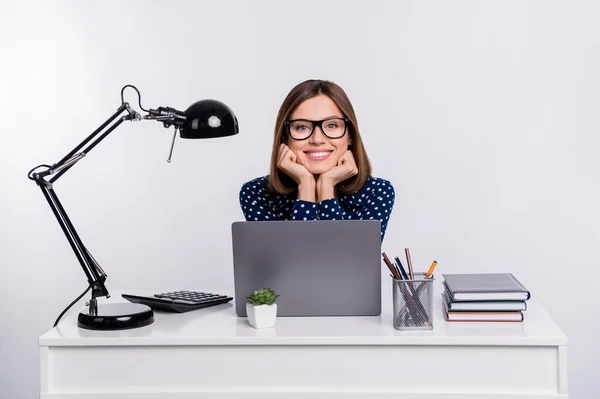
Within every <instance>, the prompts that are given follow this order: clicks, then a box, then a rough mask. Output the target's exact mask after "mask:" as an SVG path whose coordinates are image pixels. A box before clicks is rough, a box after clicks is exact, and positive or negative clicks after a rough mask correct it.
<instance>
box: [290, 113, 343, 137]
mask: <svg viewBox="0 0 600 399" xmlns="http://www.w3.org/2000/svg"><path fill="white" fill-rule="evenodd" d="M336 119H341V120H343V121H344V133H342V135H341V136H339V137H331V136H329V135H327V133H325V130H324V129H323V122H327V121H332V120H336ZM292 122H310V123H312V131H311V132H310V134H309V135H308V136H306V138H303V139H297V138H295V137H293V136H292V133H291V132H290V125H291V124H292ZM349 122H350V120H349V119H348V118H339V117H337V116H335V117H332V118H327V119H322V120H320V121H311V120H310V119H291V120H289V121H285V127H286V132H287V135H288V136H289V137H290V138H291V139H292V140H296V141H303V140H308V139H309V138H310V136H312V135H313V134H314V133H315V130H317V129H316V127H317V126H319V127H320V128H321V133H323V135H324V136H325V137H327V138H329V139H332V140H337V139H341V138H342V137H344V136H345V135H346V132H347V131H348V123H349Z"/></svg>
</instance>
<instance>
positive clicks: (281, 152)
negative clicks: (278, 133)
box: [277, 143, 289, 164]
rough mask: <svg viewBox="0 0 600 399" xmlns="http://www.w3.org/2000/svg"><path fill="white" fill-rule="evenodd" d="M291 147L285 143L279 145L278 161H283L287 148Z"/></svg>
mask: <svg viewBox="0 0 600 399" xmlns="http://www.w3.org/2000/svg"><path fill="white" fill-rule="evenodd" d="M288 149H289V147H288V146H287V145H285V144H283V143H281V144H280V145H279V156H278V157H277V163H278V164H279V163H281V160H282V159H283V158H284V157H285V153H286V152H287V150H288Z"/></svg>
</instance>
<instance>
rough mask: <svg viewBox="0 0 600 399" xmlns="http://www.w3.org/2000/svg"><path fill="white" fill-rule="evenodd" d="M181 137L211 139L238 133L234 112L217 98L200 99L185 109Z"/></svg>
mask: <svg viewBox="0 0 600 399" xmlns="http://www.w3.org/2000/svg"><path fill="white" fill-rule="evenodd" d="M185 116H186V118H185V125H184V126H183V129H181V138H183V139H212V138H217V137H226V136H233V135H234V134H238V133H239V126H238V121H237V118H236V117H235V114H234V113H233V111H232V110H231V108H229V107H228V106H227V105H225V104H223V103H222V102H220V101H217V100H201V101H197V102H195V103H194V104H192V105H190V106H189V108H188V109H186V110H185Z"/></svg>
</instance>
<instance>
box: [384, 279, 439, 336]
mask: <svg viewBox="0 0 600 399" xmlns="http://www.w3.org/2000/svg"><path fill="white" fill-rule="evenodd" d="M392 284H393V285H392V291H393V297H394V328H395V329H396V330H431V329H433V276H431V277H429V278H427V279H425V273H415V275H414V279H413V280H396V279H392Z"/></svg>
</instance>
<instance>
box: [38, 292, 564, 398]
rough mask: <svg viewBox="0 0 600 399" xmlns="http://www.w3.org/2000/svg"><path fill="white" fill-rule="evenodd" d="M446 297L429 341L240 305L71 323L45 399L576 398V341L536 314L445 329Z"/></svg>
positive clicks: (54, 335) (45, 368) (62, 335)
mask: <svg viewBox="0 0 600 399" xmlns="http://www.w3.org/2000/svg"><path fill="white" fill-rule="evenodd" d="M218 292H225V293H230V292H232V290H218ZM115 297H117V296H116V295H115ZM438 298H439V300H436V301H435V304H436V306H437V308H436V309H435V318H434V329H433V331H428V332H400V331H396V330H395V329H394V328H393V325H392V319H391V309H387V308H385V307H384V312H383V313H382V315H381V316H378V317H356V318H352V317H341V318H336V317H327V318H278V320H277V326H276V327H275V328H273V329H268V330H255V329H253V328H252V327H250V326H249V325H248V324H247V321H246V319H245V318H237V316H235V311H234V308H233V306H232V304H231V303H229V304H227V305H219V306H216V307H212V308H207V309H202V310H198V311H193V312H189V313H184V314H171V313H160V312H155V322H154V323H153V324H152V325H150V326H147V327H143V328H140V329H136V330H126V331H115V332H98V331H89V330H83V329H79V328H77V320H76V316H72V317H70V318H67V319H65V320H64V321H63V322H61V324H59V326H58V327H57V328H53V329H52V330H50V331H48V332H47V333H45V334H44V335H43V336H42V337H40V339H39V346H40V361H41V395H40V397H41V398H42V399H50V398H52V399H58V398H61V399H67V398H68V399H75V398H78V399H79V398H81V399H109V398H111V399H113V398H119V399H132V398H135V399H141V398H152V399H158V398H160V399H184V398H185V399H191V398H198V399H208V398H210V399H234V398H240V399H288V398H290V399H292V398H293V399H317V398H319V399H321V398H335V399H384V398H385V399H391V398H398V399H406V398H415V399H473V398H490V399H551V398H552V399H554V398H567V397H568V395H567V338H566V337H565V335H564V334H563V333H562V331H561V330H560V329H559V328H558V326H557V325H556V324H555V323H554V322H553V321H552V319H551V318H550V316H549V315H548V314H547V313H546V311H545V310H544V309H543V307H542V306H541V305H540V304H539V303H537V302H536V301H534V300H532V301H530V302H529V309H528V310H527V311H526V313H525V322H524V323H522V324H521V323H447V322H446V321H444V320H443V318H442V310H441V298H440V297H439V296H438ZM384 299H385V298H384ZM387 304H389V305H390V307H391V297H390V300H384V305H387Z"/></svg>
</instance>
